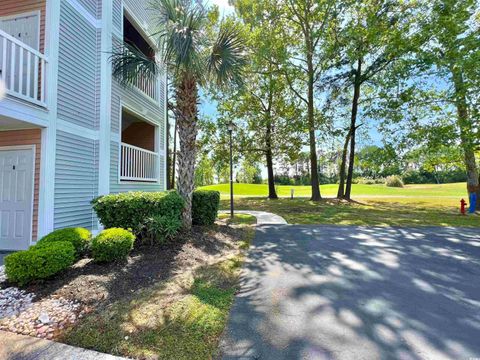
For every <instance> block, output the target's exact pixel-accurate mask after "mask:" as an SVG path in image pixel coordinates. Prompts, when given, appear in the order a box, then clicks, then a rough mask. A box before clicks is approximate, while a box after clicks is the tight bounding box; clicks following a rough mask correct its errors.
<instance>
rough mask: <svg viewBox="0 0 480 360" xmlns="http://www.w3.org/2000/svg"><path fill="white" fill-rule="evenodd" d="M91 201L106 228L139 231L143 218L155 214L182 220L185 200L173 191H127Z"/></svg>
mask: <svg viewBox="0 0 480 360" xmlns="http://www.w3.org/2000/svg"><path fill="white" fill-rule="evenodd" d="M92 204H93V209H94V210H95V212H96V213H97V216H98V218H99V219H100V222H101V223H102V224H103V225H104V226H105V228H123V229H132V230H133V231H134V232H135V233H138V232H139V231H140V230H141V228H142V226H143V224H144V222H145V219H148V218H151V217H154V216H157V215H161V216H166V217H170V218H175V219H181V216H182V210H183V204H184V201H183V199H182V198H181V196H180V195H178V194H177V193H176V192H174V191H170V192H128V193H120V194H110V195H105V196H100V197H98V198H96V199H94V200H93V201H92Z"/></svg>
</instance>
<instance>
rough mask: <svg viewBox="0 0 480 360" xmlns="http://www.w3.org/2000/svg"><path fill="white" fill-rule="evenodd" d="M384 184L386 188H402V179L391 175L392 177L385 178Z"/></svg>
mask: <svg viewBox="0 0 480 360" xmlns="http://www.w3.org/2000/svg"><path fill="white" fill-rule="evenodd" d="M385 184H386V185H387V186H388V187H399V188H402V187H403V181H402V179H401V178H400V177H399V176H396V175H392V176H389V177H387V179H386V180H385Z"/></svg>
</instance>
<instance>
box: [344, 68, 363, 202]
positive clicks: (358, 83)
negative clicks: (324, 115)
mask: <svg viewBox="0 0 480 360" xmlns="http://www.w3.org/2000/svg"><path fill="white" fill-rule="evenodd" d="M361 76H362V59H358V61H357V71H356V72H355V81H354V88H353V101H352V118H351V121H350V156H349V160H348V174H347V184H346V186H345V199H347V200H350V199H351V194H352V181H353V166H354V164H355V135H356V131H357V125H356V122H357V112H358V99H359V98H360V86H361Z"/></svg>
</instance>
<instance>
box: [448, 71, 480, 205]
mask: <svg viewBox="0 0 480 360" xmlns="http://www.w3.org/2000/svg"><path fill="white" fill-rule="evenodd" d="M450 69H451V72H452V78H453V82H454V85H455V105H456V107H457V125H458V127H459V128H460V141H461V145H462V149H463V154H464V163H465V168H466V171H467V190H468V192H469V193H471V192H477V194H480V188H479V174H478V168H477V163H476V160H475V138H474V133H473V126H472V123H471V121H470V119H469V116H468V106H467V99H466V90H465V84H464V81H463V74H462V72H461V70H459V69H458V67H455V66H453V65H452V66H451V67H450ZM477 209H480V201H479V199H477Z"/></svg>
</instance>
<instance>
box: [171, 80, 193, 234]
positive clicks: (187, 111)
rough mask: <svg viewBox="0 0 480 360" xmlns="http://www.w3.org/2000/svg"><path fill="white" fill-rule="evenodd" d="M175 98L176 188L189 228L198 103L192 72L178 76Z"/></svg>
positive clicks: (184, 222)
mask: <svg viewBox="0 0 480 360" xmlns="http://www.w3.org/2000/svg"><path fill="white" fill-rule="evenodd" d="M176 98H177V99H176V100H177V108H178V113H179V114H180V116H179V117H178V119H177V122H178V137H179V140H180V152H179V154H178V179H177V189H178V193H179V194H180V196H182V197H183V199H184V201H185V207H184V210H183V227H184V228H185V229H190V228H191V227H192V196H193V190H194V188H195V155H196V139H197V103H198V89H197V81H196V79H195V77H194V76H193V75H192V74H189V73H188V72H184V73H183V74H182V75H181V76H180V77H179V83H178V85H177V89H176Z"/></svg>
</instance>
